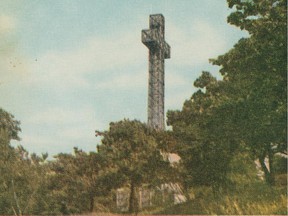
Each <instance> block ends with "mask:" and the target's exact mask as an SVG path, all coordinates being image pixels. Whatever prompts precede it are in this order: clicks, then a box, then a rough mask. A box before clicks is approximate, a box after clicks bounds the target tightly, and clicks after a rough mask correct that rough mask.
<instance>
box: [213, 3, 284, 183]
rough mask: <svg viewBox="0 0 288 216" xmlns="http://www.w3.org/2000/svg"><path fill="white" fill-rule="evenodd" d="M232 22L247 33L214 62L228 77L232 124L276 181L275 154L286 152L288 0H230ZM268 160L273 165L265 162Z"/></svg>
mask: <svg viewBox="0 0 288 216" xmlns="http://www.w3.org/2000/svg"><path fill="white" fill-rule="evenodd" d="M228 3H229V7H230V8H235V9H236V11H235V12H233V13H232V14H231V15H230V16H229V17H228V22H229V23H230V24H233V25H236V26H237V27H240V28H241V29H244V30H246V31H248V32H249V34H250V37H249V38H245V39H241V40H240V41H239V42H238V43H237V44H236V45H235V46H234V48H233V49H231V50H230V51H229V52H228V53H226V54H224V55H222V56H219V57H218V58H217V59H216V60H212V63H213V64H215V65H219V66H220V67H221V69H220V73H221V74H222V75H223V77H224V80H227V82H226V83H227V85H226V86H227V92H226V96H227V97H228V98H229V103H230V104H231V106H230V108H229V110H230V112H231V113H233V115H234V116H238V118H237V121H235V122H233V123H234V124H233V127H234V128H235V130H237V131H238V138H239V139H241V140H242V141H243V142H244V143H245V144H246V145H247V146H248V147H249V149H250V150H251V152H252V153H253V154H254V155H255V157H256V158H258V159H259V160H260V163H261V166H262V168H263V170H264V172H265V177H266V181H267V182H268V183H269V184H273V183H274V167H273V159H274V155H275V153H276V152H282V153H285V154H287V122H286V120H287V50H286V49H287V1H286V0H272V1H271V0H254V1H240V0H228ZM265 157H268V158H269V168H268V167H267V166H266V164H265V163H264V159H265Z"/></svg>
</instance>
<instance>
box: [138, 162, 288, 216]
mask: <svg viewBox="0 0 288 216" xmlns="http://www.w3.org/2000/svg"><path fill="white" fill-rule="evenodd" d="M247 161H248V160H247V158H244V159H243V156H242V157H238V158H236V159H235V161H234V167H233V170H235V172H234V173H233V174H231V175H230V176H229V179H230V180H231V182H233V183H231V184H230V185H228V186H227V187H226V188H225V189H224V190H223V191H221V192H219V193H218V194H214V195H213V192H212V189H211V188H210V187H203V186H202V187H194V188H193V189H192V190H190V191H189V195H190V200H189V201H188V202H186V203H183V204H179V205H174V206H168V207H162V208H161V209H159V208H158V209H155V210H154V211H149V212H148V211H146V212H143V213H144V214H161V215H167V214H170V215H171V214H172V215H173V214H177V215H185V214H190V215H287V213H288V212H287V174H281V175H278V176H276V186H273V187H271V186H268V185H267V184H266V183H265V182H264V181H261V180H259V178H258V177H257V176H256V173H257V171H256V169H255V165H254V164H253V163H249V164H247Z"/></svg>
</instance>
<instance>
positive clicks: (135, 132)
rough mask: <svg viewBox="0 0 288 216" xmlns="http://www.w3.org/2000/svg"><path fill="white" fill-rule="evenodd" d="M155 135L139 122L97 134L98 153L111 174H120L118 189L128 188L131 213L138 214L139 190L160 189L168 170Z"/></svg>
mask: <svg viewBox="0 0 288 216" xmlns="http://www.w3.org/2000/svg"><path fill="white" fill-rule="evenodd" d="M154 133H155V132H154V131H153V130H152V129H150V128H148V127H147V125H146V124H143V123H141V122H139V121H137V120H134V121H129V120H123V121H119V122H112V123H110V128H109V131H105V132H98V134H99V135H102V136H103V138H102V144H101V145H99V146H98V152H99V153H100V154H101V155H103V157H104V158H106V159H107V160H108V163H109V170H111V171H113V172H114V173H116V174H117V177H118V182H117V184H116V185H115V187H119V186H125V185H127V184H128V185H129V187H130V200H129V211H130V212H137V211H138V201H137V196H136V191H137V188H139V187H140V186H141V185H143V184H149V185H159V184H160V183H161V182H163V181H165V177H164V175H162V174H161V173H163V172H164V171H165V170H167V169H169V167H170V165H169V162H168V161H165V160H164V158H163V156H162V155H161V151H160V149H159V148H158V144H157V142H156V139H155V137H154Z"/></svg>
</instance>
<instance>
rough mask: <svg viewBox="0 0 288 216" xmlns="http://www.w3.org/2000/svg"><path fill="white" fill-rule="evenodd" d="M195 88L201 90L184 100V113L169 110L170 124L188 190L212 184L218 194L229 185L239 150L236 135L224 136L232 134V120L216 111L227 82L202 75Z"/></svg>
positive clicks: (221, 100) (222, 111)
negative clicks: (229, 176) (230, 173)
mask: <svg viewBox="0 0 288 216" xmlns="http://www.w3.org/2000/svg"><path fill="white" fill-rule="evenodd" d="M194 85H195V86H196V87H198V88H200V90H199V91H197V92H195V93H194V94H193V95H192V97H191V99H190V100H186V101H185V103H184V105H183V109H182V111H168V113H167V117H168V124H169V125H171V126H172V127H173V133H174V136H175V137H176V139H178V144H179V146H178V154H179V155H180V156H181V158H182V164H183V166H184V168H185V170H186V171H184V173H183V175H184V176H183V179H184V185H185V187H186V188H189V187H191V186H193V185H209V186H212V187H213V189H214V192H216V191H217V190H218V189H219V188H220V187H221V186H224V185H225V184H226V183H227V178H226V177H227V174H228V172H229V163H230V161H231V159H232V157H233V153H234V152H235V150H236V149H237V148H238V145H236V143H237V141H236V139H235V136H229V137H228V136H225V134H226V133H228V132H230V133H231V132H232V131H233V129H232V128H231V127H230V126H229V124H230V122H231V121H233V118H231V117H232V116H231V115H229V113H227V112H226V110H225V109H223V108H222V110H219V109H217V106H219V104H221V103H222V102H223V101H225V96H224V95H223V92H224V89H225V82H223V81H217V80H216V78H214V77H213V76H211V74H210V73H208V72H203V73H202V75H201V76H200V77H199V78H198V79H197V80H196V81H195V82H194ZM227 117H228V118H227Z"/></svg>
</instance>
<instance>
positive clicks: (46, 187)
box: [0, 0, 287, 215]
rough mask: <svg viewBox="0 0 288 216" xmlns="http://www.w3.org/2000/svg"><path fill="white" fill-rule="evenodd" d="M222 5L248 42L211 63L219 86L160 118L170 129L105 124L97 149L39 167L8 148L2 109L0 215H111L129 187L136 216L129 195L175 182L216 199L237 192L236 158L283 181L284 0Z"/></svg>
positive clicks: (10, 128)
mask: <svg viewBox="0 0 288 216" xmlns="http://www.w3.org/2000/svg"><path fill="white" fill-rule="evenodd" d="M227 2H228V5H229V7H230V8H232V9H234V12H232V13H231V15H230V16H229V17H228V23H230V24H232V25H235V26H237V27H239V28H240V29H242V30H246V31H248V33H249V35H250V36H249V37H248V38H243V39H241V40H239V41H238V43H236V44H235V45H234V47H233V48H232V49H231V50H230V51H228V52H227V53H226V54H224V55H221V56H219V57H218V58H216V59H211V60H210V61H211V63H212V64H214V65H218V66H220V68H221V69H220V71H219V72H220V73H221V75H222V77H223V79H222V80H217V79H216V78H215V77H213V76H212V75H211V74H210V73H209V72H206V71H205V72H203V73H202V75H201V76H200V77H199V78H198V79H197V80H196V81H195V82H194V85H195V86H196V87H197V88H199V90H198V91H197V92H195V93H194V94H193V95H192V97H191V98H190V99H188V100H186V101H185V102H184V105H183V108H182V110H177V111H168V113H167V117H168V120H167V123H168V125H170V126H172V131H165V132H159V131H155V130H153V129H150V128H148V127H147V125H146V124H144V123H141V122H139V121H137V120H133V121H130V120H122V121H118V122H112V123H110V126H109V129H108V130H107V131H103V132H100V131H97V132H96V134H97V135H98V136H102V141H101V144H100V145H98V149H97V151H95V152H90V153H86V152H83V151H81V150H80V149H77V148H75V149H74V153H73V154H62V153H61V154H58V155H56V156H55V160H52V161H47V155H46V154H43V155H41V156H37V155H35V154H29V153H28V152H27V151H26V150H25V149H24V148H23V147H21V146H20V147H17V148H14V147H12V146H11V145H10V140H11V139H19V137H18V133H19V132H20V125H19V124H20V123H19V122H18V121H16V120H15V119H14V117H13V116H12V115H11V114H9V113H7V112H6V111H4V110H2V109H0V129H1V130H0V133H1V134H0V171H1V176H0V214H15V215H16V214H17V215H21V214H72V213H83V212H92V211H105V210H107V209H108V210H113V209H114V208H115V189H117V188H119V187H123V186H127V187H129V188H130V200H129V211H130V212H136V211H137V210H138V206H137V205H138V201H137V196H136V191H137V188H139V187H140V186H141V185H144V184H145V185H149V186H151V187H155V186H157V185H161V184H162V183H165V182H177V183H180V184H182V186H183V188H184V189H185V191H186V192H187V197H188V198H189V191H190V190H191V189H193V188H194V187H197V186H207V187H211V188H212V189H213V192H214V194H217V193H221V191H223V190H224V189H227V188H229V187H231V185H235V184H237V182H233V179H231V178H230V177H229V176H231V173H236V172H239V167H238V168H235V158H236V159H237V158H241V157H242V158H243V155H245V159H246V160H247V158H248V160H249V161H247V163H249V164H253V163H254V161H255V160H258V161H259V164H260V166H261V169H262V170H263V172H264V178H265V181H266V183H267V185H269V186H271V187H274V185H275V182H276V181H275V176H276V175H278V174H280V173H287V159H286V158H287V157H286V158H285V157H282V156H279V155H286V156H287V0H272V1H271V0H253V1H240V0H228V1H227ZM165 153H177V154H178V155H179V156H180V157H181V161H180V163H178V164H177V165H176V166H175V165H174V166H171V164H170V163H169V162H168V161H167V160H166V158H165V157H163V155H165ZM239 155H240V157H239ZM267 159H268V160H267ZM233 161H234V162H233ZM232 162H233V163H232ZM243 170H244V171H243ZM243 170H242V171H241V172H242V174H243V175H245V169H244V168H243ZM255 176H256V173H255ZM113 203H114V204H113Z"/></svg>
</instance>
